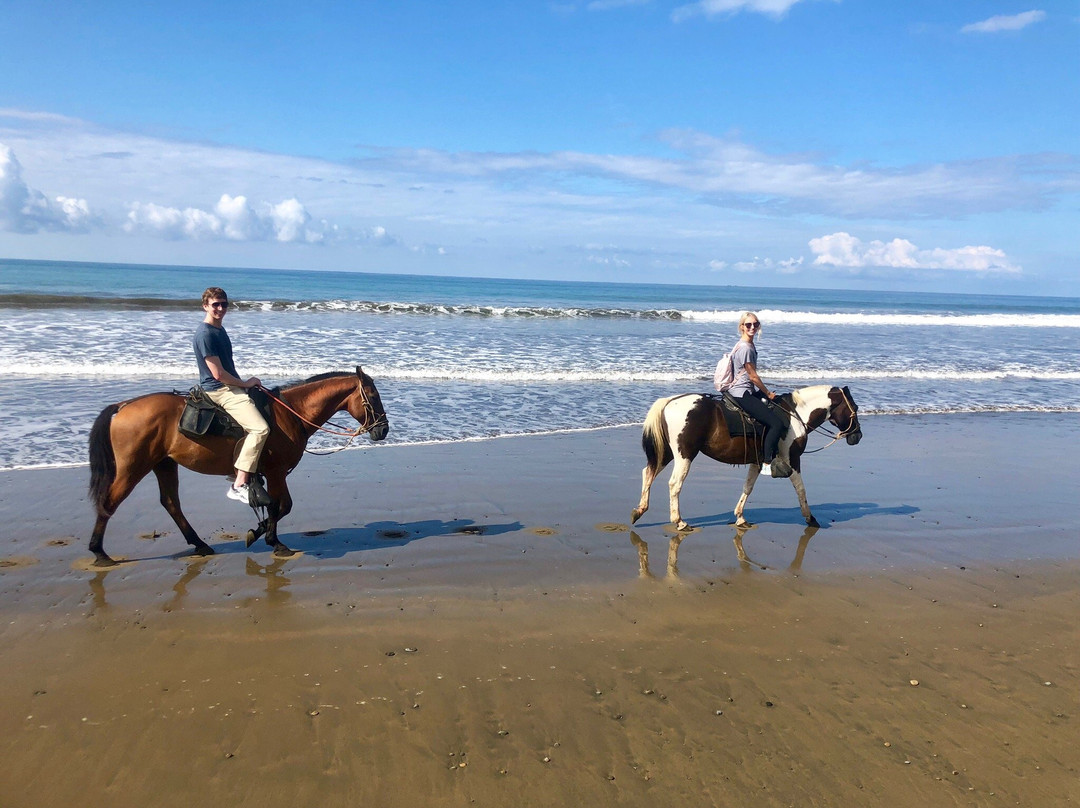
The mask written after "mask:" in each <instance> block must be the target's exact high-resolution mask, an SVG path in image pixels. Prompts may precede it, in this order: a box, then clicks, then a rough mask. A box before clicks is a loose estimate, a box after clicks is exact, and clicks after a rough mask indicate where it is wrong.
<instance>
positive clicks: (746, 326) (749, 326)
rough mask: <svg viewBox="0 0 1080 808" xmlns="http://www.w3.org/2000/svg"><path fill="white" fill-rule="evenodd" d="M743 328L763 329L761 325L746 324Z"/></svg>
mask: <svg viewBox="0 0 1080 808" xmlns="http://www.w3.org/2000/svg"><path fill="white" fill-rule="evenodd" d="M743 328H761V323H751V322H746V323H743Z"/></svg>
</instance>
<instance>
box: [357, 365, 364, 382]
mask: <svg viewBox="0 0 1080 808" xmlns="http://www.w3.org/2000/svg"><path fill="white" fill-rule="evenodd" d="M356 375H357V376H359V377H360V378H361V379H362V378H364V369H363V368H362V367H360V366H359V365H357V366H356Z"/></svg>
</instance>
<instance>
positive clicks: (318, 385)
mask: <svg viewBox="0 0 1080 808" xmlns="http://www.w3.org/2000/svg"><path fill="white" fill-rule="evenodd" d="M355 379H356V377H355V376H352V375H345V376H333V377H331V378H329V379H321V380H319V381H317V382H307V383H306V384H301V385H298V386H296V387H293V388H291V389H289V390H285V391H283V392H282V395H281V397H282V399H283V400H284V401H285V403H287V404H288V405H289V406H290V407H292V408H293V409H294V410H296V411H297V412H298V413H300V415H301V416H302V417H303V418H304V419H306V420H308V421H310V422H311V423H313V424H318V425H320V426H321V425H322V424H325V423H326V422H327V421H329V420H330V418H331V417H332V416H333V415H334V413H335V412H337V411H338V410H340V409H341V407H342V405H343V404H344V403H345V400H346V399H347V398H348V397H349V396H350V395H352V392H353V390H354V389H355V384H354V382H355Z"/></svg>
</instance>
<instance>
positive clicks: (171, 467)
mask: <svg viewBox="0 0 1080 808" xmlns="http://www.w3.org/2000/svg"><path fill="white" fill-rule="evenodd" d="M178 469H179V466H178V465H177V463H176V461H175V460H172V459H170V458H165V459H164V460H162V461H161V462H160V463H158V464H157V465H156V466H154V476H156V477H157V481H158V491H159V492H160V494H161V507H163V508H164V509H165V510H167V511H168V512H169V516H171V517H172V519H173V521H174V522H176V526H177V527H178V528H180V532H181V533H183V534H184V538H185V539H186V540H187V543H188V544H190V545H191V546H192V547H194V548H195V555H199V556H209V555H213V554H214V548H213V547H211V546H210V545H209V544H207V543H206V542H204V541H203V540H202V539H200V538H199V534H198V533H196V532H195V529H194V528H193V527H192V526H191V523H190V522H188V520H187V517H186V516H184V512H183V511H182V510H180V474H179V470H178Z"/></svg>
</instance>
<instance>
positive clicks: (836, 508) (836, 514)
mask: <svg viewBox="0 0 1080 808" xmlns="http://www.w3.org/2000/svg"><path fill="white" fill-rule="evenodd" d="M920 510H921V509H920V508H917V507H915V506H914V505H891V506H884V505H879V504H877V503H876V502H823V503H821V504H819V505H814V517H815V518H816V519H817V520H818V523H819V524H820V525H821V528H822V529H823V530H825V529H828V527H829V525H830V524H833V523H836V522H851V521H854V520H855V519H863V518H865V517H867V516H910V515H911V514H914V513H918V512H919V511H920ZM744 516H745V517H746V518H747V521H749V522H751V523H753V524H762V523H765V522H768V523H769V524H780V525H803V524H805V523H806V520H804V519H803V515H802V512H801V511H800V510H799V509H798V507H794V508H753V509H750V510H748V511H747V512H746V513H745V514H744ZM734 522H735V512H734V511H725V512H724V513H718V514H714V515H712V516H705V517H702V518H700V519H694V520H693V523H694V526H695V527H717V526H724V525H731V524H734Z"/></svg>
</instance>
